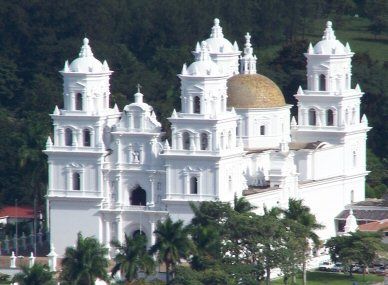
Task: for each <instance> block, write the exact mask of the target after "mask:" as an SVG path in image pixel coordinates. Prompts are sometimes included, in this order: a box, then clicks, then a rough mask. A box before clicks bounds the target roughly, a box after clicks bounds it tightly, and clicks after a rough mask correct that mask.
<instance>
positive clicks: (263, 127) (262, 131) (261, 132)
mask: <svg viewBox="0 0 388 285" xmlns="http://www.w3.org/2000/svg"><path fill="white" fill-rule="evenodd" d="M260 135H261V136H265V126H264V125H261V126H260Z"/></svg>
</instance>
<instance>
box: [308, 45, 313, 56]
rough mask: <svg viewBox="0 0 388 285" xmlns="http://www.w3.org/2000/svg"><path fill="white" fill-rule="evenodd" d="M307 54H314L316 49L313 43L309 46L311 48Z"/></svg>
mask: <svg viewBox="0 0 388 285" xmlns="http://www.w3.org/2000/svg"><path fill="white" fill-rule="evenodd" d="M307 53H308V54H314V48H313V45H312V44H311V43H310V44H309V47H308V49H307Z"/></svg>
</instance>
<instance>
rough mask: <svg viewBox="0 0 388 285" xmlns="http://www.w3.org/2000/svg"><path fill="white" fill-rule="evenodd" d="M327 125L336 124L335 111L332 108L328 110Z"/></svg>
mask: <svg viewBox="0 0 388 285" xmlns="http://www.w3.org/2000/svg"><path fill="white" fill-rule="evenodd" d="M326 125H327V126H334V112H333V110H331V109H328V110H327V111H326Z"/></svg>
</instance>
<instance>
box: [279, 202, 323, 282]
mask: <svg viewBox="0 0 388 285" xmlns="http://www.w3.org/2000/svg"><path fill="white" fill-rule="evenodd" d="M283 213H284V218H285V220H286V223H287V220H288V221H290V223H288V224H289V226H290V227H291V228H292V227H294V228H295V229H294V230H293V232H294V234H295V235H296V236H297V237H298V238H300V240H301V243H302V244H303V247H304V252H305V254H304V258H303V261H302V269H303V283H302V284H304V285H305V284H307V275H306V273H307V270H306V262H307V258H308V252H309V241H310V240H311V241H313V243H314V245H315V246H316V247H318V246H319V245H320V241H319V237H318V235H317V234H316V233H315V232H314V231H315V230H318V229H321V228H323V226H322V225H321V224H319V223H318V222H317V220H316V218H315V216H314V214H312V213H311V212H310V208H309V207H307V206H305V205H303V203H302V200H295V199H289V201H288V209H287V210H285V211H283ZM293 225H295V226H293Z"/></svg>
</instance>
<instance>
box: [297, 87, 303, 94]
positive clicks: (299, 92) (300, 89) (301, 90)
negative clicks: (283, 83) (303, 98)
mask: <svg viewBox="0 0 388 285" xmlns="http://www.w3.org/2000/svg"><path fill="white" fill-rule="evenodd" d="M297 94H298V95H303V94H304V92H303V89H302V86H300V85H299V87H298V92H297Z"/></svg>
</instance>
